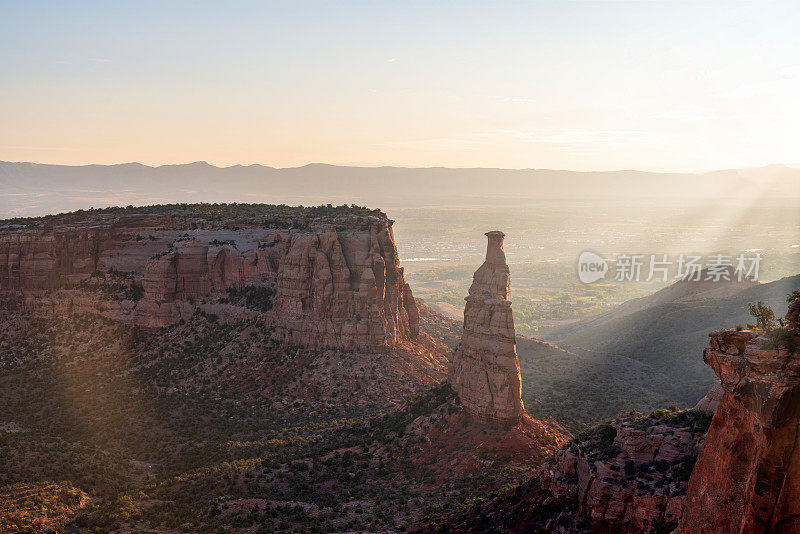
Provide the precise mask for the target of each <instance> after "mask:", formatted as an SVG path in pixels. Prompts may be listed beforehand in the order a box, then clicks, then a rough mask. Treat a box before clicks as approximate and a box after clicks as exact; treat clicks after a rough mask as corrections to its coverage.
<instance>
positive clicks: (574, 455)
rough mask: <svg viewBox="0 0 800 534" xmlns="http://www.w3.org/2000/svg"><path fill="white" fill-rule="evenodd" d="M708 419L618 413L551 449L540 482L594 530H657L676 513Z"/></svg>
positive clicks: (690, 414)
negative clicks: (575, 509) (553, 451)
mask: <svg viewBox="0 0 800 534" xmlns="http://www.w3.org/2000/svg"><path fill="white" fill-rule="evenodd" d="M708 421H709V416H708V415H707V414H706V413H705V412H702V411H697V410H685V411H681V412H670V411H666V410H661V411H658V412H654V413H653V414H651V415H649V416H643V415H642V414H629V415H623V416H620V417H619V418H618V419H616V420H614V421H610V422H608V423H605V424H603V425H599V426H596V427H594V428H592V429H591V430H589V431H587V432H586V433H584V434H582V435H580V436H578V438H576V439H575V440H574V441H573V442H572V443H570V444H569V445H568V446H567V447H564V448H563V449H561V450H560V451H559V452H557V453H556V455H555V457H554V459H553V460H552V461H551V462H549V463H546V464H544V465H543V466H542V468H541V469H540V474H539V484H540V486H541V487H542V488H543V489H545V490H547V491H548V492H549V493H550V494H552V495H553V496H554V497H555V498H557V499H564V498H566V499H567V500H570V501H572V502H574V503H576V504H577V507H578V510H579V511H580V513H582V514H585V515H586V516H588V517H589V518H590V519H591V521H592V523H593V525H594V527H595V529H596V531H597V532H614V533H626V532H629V533H634V532H651V531H653V529H661V530H664V529H665V528H666V527H667V526H668V525H670V524H673V525H674V524H677V521H678V520H679V519H680V517H681V512H682V509H683V503H684V498H685V495H686V484H687V480H688V474H689V472H690V471H691V469H692V465H693V464H694V461H695V458H696V457H697V454H698V452H699V451H700V448H701V446H702V444H703V439H704V436H705V430H706V428H707V426H708Z"/></svg>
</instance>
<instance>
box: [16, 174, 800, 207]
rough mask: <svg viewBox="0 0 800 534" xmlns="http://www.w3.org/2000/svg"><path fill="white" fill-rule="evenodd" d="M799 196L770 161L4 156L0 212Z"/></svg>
mask: <svg viewBox="0 0 800 534" xmlns="http://www.w3.org/2000/svg"><path fill="white" fill-rule="evenodd" d="M745 197H747V198H752V197H760V198H775V199H785V198H800V169H795V168H791V167H786V166H783V165H770V166H766V167H759V168H752V169H731V170H721V171H714V172H708V173H702V174H692V173H652V172H641V171H630V170H623V171H613V172H576V171H566V170H542V169H521V170H512V169H489V168H484V169H481V168H478V169H462V168H455V169H454V168H438V167H437V168H403V167H340V166H334V165H325V164H311V165H306V166H303V167H296V168H284V169H277V168H272V167H266V166H263V165H249V166H242V165H236V166H232V167H215V166H213V165H210V164H208V163H206V162H195V163H188V164H184V165H163V166H160V167H149V166H146V165H142V164H139V163H124V164H119V165H83V166H67V165H46V164H37V163H15V162H0V198H2V201H1V202H0V217H13V216H20V215H42V214H45V213H51V212H54V211H67V210H72V209H80V208H88V207H105V206H109V205H128V204H134V205H141V204H152V203H167V202H266V203H287V204H306V205H316V204H328V203H330V204H334V205H337V204H351V203H356V204H363V205H370V206H380V207H382V208H386V207H410V206H441V205H453V206H466V205H471V206H487V205H521V204H524V203H525V202H526V201H531V200H563V199H586V200H598V201H606V202H615V201H621V202H626V201H631V200H634V199H637V200H647V201H654V202H669V201H679V200H681V199H686V198H694V199H700V200H702V199H712V198H714V199H734V200H735V199H737V198H745Z"/></svg>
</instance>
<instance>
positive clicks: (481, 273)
mask: <svg viewBox="0 0 800 534" xmlns="http://www.w3.org/2000/svg"><path fill="white" fill-rule="evenodd" d="M486 236H487V237H488V238H489V242H488V244H487V248H486V261H484V263H483V265H481V266H480V267H479V268H478V270H477V271H475V275H474V277H473V282H472V286H471V287H470V288H469V295H468V296H467V297H466V299H465V300H466V301H467V304H466V307H465V308H464V330H463V334H462V336H461V343H460V344H459V346H458V347H457V348H456V350H455V352H454V354H453V361H452V364H451V367H450V369H449V370H448V376H449V380H450V383H451V384H452V385H453V388H454V389H455V390H456V392H457V393H458V396H459V398H460V399H461V402H462V403H463V405H464V408H465V409H466V411H467V413H469V414H471V415H472V416H473V417H475V418H477V419H479V420H483V421H497V422H501V423H505V424H512V425H513V424H516V423H517V422H519V420H520V417H521V416H522V414H523V413H524V408H523V405H522V397H521V394H522V381H521V378H520V370H519V358H518V357H517V351H516V335H515V333H514V316H513V314H512V311H511V301H509V300H508V291H509V286H510V272H509V269H508V264H507V263H506V256H505V253H504V252H503V238H504V237H505V234H503V232H498V231H493V232H488V233H487V234H486Z"/></svg>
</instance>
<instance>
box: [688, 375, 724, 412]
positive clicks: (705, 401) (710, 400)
mask: <svg viewBox="0 0 800 534" xmlns="http://www.w3.org/2000/svg"><path fill="white" fill-rule="evenodd" d="M724 396H725V390H724V389H722V384H720V383H719V382H717V383H716V384H714V385H713V386H711V389H709V390H708V393H706V395H705V397H703V398H702V399H700V400H699V401H698V402H697V404H695V406H694V409H695V410H702V411H704V412H707V413H710V414H713V413H714V412H716V411H717V408H718V407H719V403H720V402H722V397H724Z"/></svg>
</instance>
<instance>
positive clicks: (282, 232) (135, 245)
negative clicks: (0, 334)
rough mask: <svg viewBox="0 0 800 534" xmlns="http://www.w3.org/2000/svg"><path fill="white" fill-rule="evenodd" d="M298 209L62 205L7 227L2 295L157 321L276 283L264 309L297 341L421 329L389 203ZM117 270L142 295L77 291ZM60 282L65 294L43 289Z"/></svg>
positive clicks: (371, 347) (398, 339)
mask: <svg viewBox="0 0 800 534" xmlns="http://www.w3.org/2000/svg"><path fill="white" fill-rule="evenodd" d="M284 211H285V210H284ZM297 211H298V213H299V214H298V215H296V216H294V215H289V216H283V217H282V218H280V219H278V220H277V221H275V222H274V223H273V222H271V221H272V219H270V220H269V221H267V219H266V218H262V217H254V218H249V219H236V220H224V219H222V220H217V219H212V220H211V221H209V220H207V219H198V218H197V217H196V216H195V217H194V218H191V217H188V216H186V215H185V214H183V213H180V212H176V213H167V214H152V213H148V212H147V211H146V208H145V209H143V212H142V213H129V212H126V213H122V214H116V213H104V212H100V213H94V214H90V215H86V216H83V217H79V214H69V216H66V217H62V216H58V217H61V218H62V219H65V220H63V222H61V223H59V222H58V220H55V221H54V220H47V219H45V220H44V222H42V221H39V222H38V223H34V224H29V225H28V226H27V227H24V228H17V227H13V226H12V225H9V224H7V225H6V227H5V228H4V229H2V230H0V302H3V303H5V304H6V305H11V304H12V303H19V302H23V303H25V305H26V306H30V307H32V308H36V309H39V310H46V311H49V312H51V313H60V312H63V311H64V310H69V309H72V307H74V306H75V305H79V306H84V305H88V306H96V307H98V309H99V308H102V309H103V310H105V313H107V314H113V315H114V316H115V318H117V319H120V320H123V321H127V322H131V323H135V324H137V325H138V326H142V327H146V328H154V327H161V326H166V325H168V324H171V323H173V322H175V321H178V320H179V319H181V318H182V317H183V318H186V317H187V316H188V315H191V314H192V313H194V311H195V310H196V309H197V306H198V305H200V302H201V301H203V300H206V301H207V303H206V305H207V306H210V307H211V308H209V311H211V312H214V313H219V314H220V315H223V316H224V315H226V313H228V314H229V312H230V313H233V312H232V311H230V310H228V311H226V310H224V309H221V308H220V304H219V303H218V299H219V298H220V297H224V296H225V291H226V290H227V289H228V288H231V287H235V288H242V287H244V286H251V285H255V286H271V287H273V288H274V290H275V297H274V303H273V309H272V310H269V311H266V312H264V313H261V314H259V318H260V320H262V321H263V322H264V323H265V324H266V325H267V326H270V327H273V328H274V331H275V335H276V336H279V337H280V338H281V339H283V340H284V341H286V342H287V343H290V344H294V345H301V346H305V347H313V348H323V347H328V348H339V349H344V350H365V351H380V350H386V349H388V348H390V347H393V346H396V345H399V344H401V343H404V342H406V341H409V340H412V339H414V338H415V337H416V336H417V333H418V332H419V314H418V311H417V308H416V304H415V303H414V298H413V296H412V294H411V290H410V288H409V287H408V285H407V284H406V283H405V279H404V276H403V269H402V268H401V267H400V266H399V261H398V258H397V250H396V248H395V244H394V238H393V236H392V230H391V224H392V222H391V221H390V220H388V219H387V218H386V217H385V216H383V215H380V216H374V215H368V216H364V215H351V214H344V215H337V216H325V217H308V216H304V215H303V214H302V212H301V210H299V209H298V210H297ZM268 215H269V214H268V213H265V216H268ZM70 216H71V217H70ZM58 217H57V218H58ZM57 218H56V219H57ZM112 270H113V271H114V272H123V273H125V276H126V278H125V280H127V281H126V283H128V284H137V283H141V285H142V287H143V297H142V298H141V300H139V301H138V302H137V303H136V304H135V305H133V303H128V304H125V305H120V304H119V303H118V302H116V303H115V302H105V303H103V304H102V306H100V302H101V299H95V301H94V302H92V299H85V298H83V297H82V296H80V295H77V294H76V291H77V290H76V289H75V287H76V284H81V283H85V282H86V281H87V280H88V279H89V277H90V275H91V274H92V273H94V272H95V271H97V272H99V273H101V274H102V275H105V274H109V273H111V272H112ZM52 290H58V295H51V296H46V295H45V294H46V293H47V292H51V293H52ZM57 297H59V298H60V299H61V300H60V301H59V302H56V299H57ZM112 300H113V299H112ZM117 300H119V299H117ZM65 303H68V304H65Z"/></svg>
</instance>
